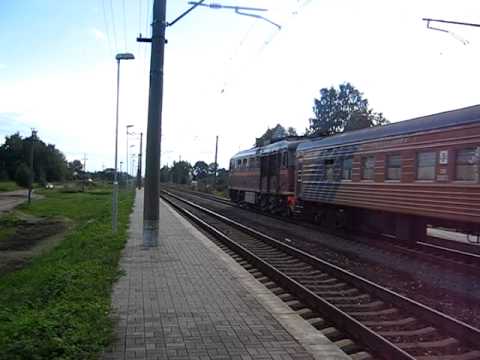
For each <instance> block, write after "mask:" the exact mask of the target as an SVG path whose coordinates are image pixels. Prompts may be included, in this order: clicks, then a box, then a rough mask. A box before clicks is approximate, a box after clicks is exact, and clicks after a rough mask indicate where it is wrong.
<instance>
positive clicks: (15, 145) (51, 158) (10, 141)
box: [0, 133, 67, 182]
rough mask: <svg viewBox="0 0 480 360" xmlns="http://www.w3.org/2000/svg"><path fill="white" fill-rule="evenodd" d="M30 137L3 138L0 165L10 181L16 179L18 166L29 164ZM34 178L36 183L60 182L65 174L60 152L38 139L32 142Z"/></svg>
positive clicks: (18, 135)
mask: <svg viewBox="0 0 480 360" xmlns="http://www.w3.org/2000/svg"><path fill="white" fill-rule="evenodd" d="M31 145H32V139H31V137H27V138H22V137H21V136H20V134H18V133H16V134H13V135H11V136H6V137H5V143H4V144H3V145H1V146H0V164H2V167H3V168H4V169H5V170H6V172H7V175H8V177H9V178H10V179H16V174H17V170H18V168H19V166H20V164H22V163H25V164H29V163H30V160H29V159H30V157H29V150H30V147H31ZM33 164H34V169H33V172H34V178H35V180H36V181H39V182H45V181H61V180H63V178H64V177H65V175H66V173H67V162H66V160H65V156H64V155H63V154H62V152H61V151H59V150H58V149H56V148H55V145H53V144H48V145H47V144H45V143H44V142H43V141H41V140H40V139H39V138H35V140H34V162H33Z"/></svg>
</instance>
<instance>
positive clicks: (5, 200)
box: [0, 190, 41, 214]
mask: <svg viewBox="0 0 480 360" xmlns="http://www.w3.org/2000/svg"><path fill="white" fill-rule="evenodd" d="M33 198H34V199H40V198H41V196H40V195H36V194H35V193H34V194H33ZM27 200H28V190H15V191H8V192H0V214H1V213H5V212H7V211H10V210H12V209H13V208H15V207H16V206H18V205H20V204H21V203H24V202H25V201H27Z"/></svg>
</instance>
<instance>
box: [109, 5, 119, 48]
mask: <svg viewBox="0 0 480 360" xmlns="http://www.w3.org/2000/svg"><path fill="white" fill-rule="evenodd" d="M110 11H111V13H112V29H113V42H114V44H115V51H117V49H118V45H117V31H116V29H115V13H114V11H113V0H110Z"/></svg>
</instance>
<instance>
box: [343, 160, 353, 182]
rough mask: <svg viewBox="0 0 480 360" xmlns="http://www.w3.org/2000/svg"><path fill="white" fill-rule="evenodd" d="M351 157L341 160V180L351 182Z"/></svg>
mask: <svg viewBox="0 0 480 360" xmlns="http://www.w3.org/2000/svg"><path fill="white" fill-rule="evenodd" d="M352 160H353V159H352V157H351V156H350V157H347V158H345V159H343V162H342V179H343V180H352Z"/></svg>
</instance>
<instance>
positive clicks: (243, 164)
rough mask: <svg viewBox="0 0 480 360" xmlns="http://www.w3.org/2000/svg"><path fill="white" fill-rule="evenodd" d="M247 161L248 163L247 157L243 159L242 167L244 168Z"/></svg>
mask: <svg viewBox="0 0 480 360" xmlns="http://www.w3.org/2000/svg"><path fill="white" fill-rule="evenodd" d="M247 163H248V160H247V159H243V162H242V167H244V168H246V167H247V165H248V164H247Z"/></svg>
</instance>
